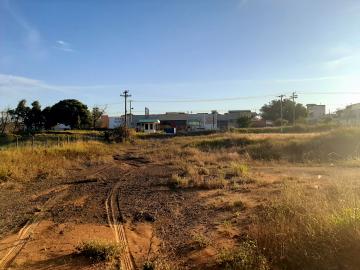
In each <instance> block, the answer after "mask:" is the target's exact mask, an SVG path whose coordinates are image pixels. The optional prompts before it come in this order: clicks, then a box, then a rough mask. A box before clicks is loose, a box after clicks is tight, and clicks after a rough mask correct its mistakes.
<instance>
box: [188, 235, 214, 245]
mask: <svg viewBox="0 0 360 270" xmlns="http://www.w3.org/2000/svg"><path fill="white" fill-rule="evenodd" d="M192 240H193V242H194V244H195V245H196V246H198V247H199V248H206V247H207V246H209V245H210V240H209V239H208V238H207V237H206V236H205V235H203V234H201V233H194V234H192Z"/></svg>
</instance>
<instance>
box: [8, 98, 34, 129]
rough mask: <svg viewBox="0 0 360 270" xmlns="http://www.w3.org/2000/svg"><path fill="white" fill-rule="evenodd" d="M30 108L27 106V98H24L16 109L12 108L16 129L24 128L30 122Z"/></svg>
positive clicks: (12, 117) (11, 112)
mask: <svg viewBox="0 0 360 270" xmlns="http://www.w3.org/2000/svg"><path fill="white" fill-rule="evenodd" d="M29 112H30V108H29V107H27V106H26V100H25V99H22V100H20V101H19V103H18V105H17V106H16V108H15V109H14V110H10V114H11V119H12V121H13V122H14V131H18V130H20V129H24V127H26V123H27V122H28V116H29Z"/></svg>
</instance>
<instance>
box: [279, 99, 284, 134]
mask: <svg viewBox="0 0 360 270" xmlns="http://www.w3.org/2000/svg"><path fill="white" fill-rule="evenodd" d="M284 97H285V95H280V96H279V98H280V121H281V123H280V127H281V133H282V132H283V98H284Z"/></svg>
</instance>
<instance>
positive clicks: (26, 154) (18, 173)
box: [0, 142, 113, 182]
mask: <svg viewBox="0 0 360 270" xmlns="http://www.w3.org/2000/svg"><path fill="white" fill-rule="evenodd" d="M111 151H113V150H112V149H111V148H110V146H108V145H106V144H103V143H99V142H87V143H85V142H74V143H69V144H65V145H63V146H53V147H36V148H34V149H32V148H31V147H21V148H19V149H15V148H9V149H5V150H1V151H0V160H1V163H0V182H6V181H16V182H27V181H33V180H46V179H49V178H56V177H61V176H64V175H65V170H66V169H68V168H70V167H72V166H74V164H75V165H78V164H85V163H86V164H88V165H90V164H95V163H103V162H106V161H108V159H109V156H107V154H109V153H111Z"/></svg>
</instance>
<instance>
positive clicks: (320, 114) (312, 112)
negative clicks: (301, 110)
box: [306, 104, 326, 122]
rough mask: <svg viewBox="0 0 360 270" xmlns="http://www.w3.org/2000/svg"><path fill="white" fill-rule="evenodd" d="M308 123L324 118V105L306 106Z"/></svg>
mask: <svg viewBox="0 0 360 270" xmlns="http://www.w3.org/2000/svg"><path fill="white" fill-rule="evenodd" d="M306 107H307V111H308V121H310V122H317V121H319V120H321V119H322V118H324V117H325V110H326V107H325V105H317V104H307V105H306Z"/></svg>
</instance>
